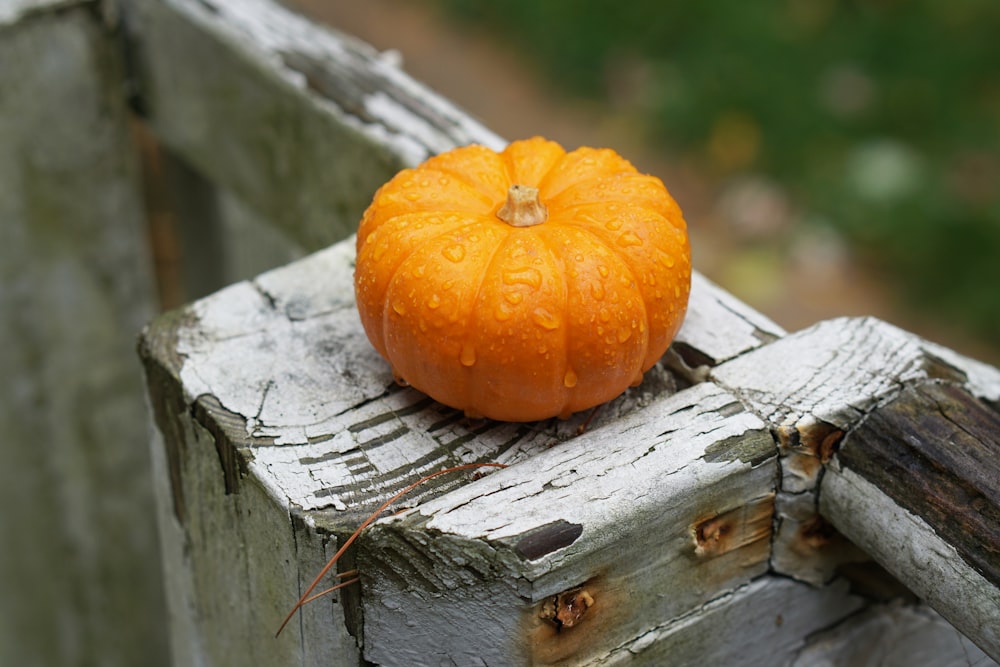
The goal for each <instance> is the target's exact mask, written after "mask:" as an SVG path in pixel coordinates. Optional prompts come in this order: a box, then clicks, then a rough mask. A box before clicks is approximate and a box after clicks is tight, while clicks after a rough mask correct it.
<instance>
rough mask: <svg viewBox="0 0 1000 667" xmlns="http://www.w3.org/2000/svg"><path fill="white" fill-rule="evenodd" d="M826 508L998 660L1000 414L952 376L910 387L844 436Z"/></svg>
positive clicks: (825, 489) (825, 487) (827, 484)
mask: <svg viewBox="0 0 1000 667" xmlns="http://www.w3.org/2000/svg"><path fill="white" fill-rule="evenodd" d="M820 509H821V511H822V512H823V514H824V515H825V516H827V517H828V518H829V520H830V521H831V522H832V523H833V524H834V525H835V526H837V528H838V529H839V530H840V531H841V532H842V533H844V534H845V535H847V536H848V537H849V538H850V539H852V540H853V541H854V542H855V543H856V544H858V545H859V546H860V547H861V548H863V549H864V550H865V551H867V552H868V553H870V554H871V555H872V556H874V557H875V558H876V560H878V561H879V563H881V564H882V565H883V566H884V567H885V568H886V569H888V570H889V571H890V572H892V573H893V574H894V575H895V576H896V577H898V578H899V579H901V580H902V581H905V582H906V583H907V585H908V586H909V587H910V588H911V589H913V591H914V592H915V593H917V594H918V595H919V596H921V597H922V598H924V599H925V600H927V601H928V602H929V603H930V604H931V605H932V606H933V607H934V608H935V609H937V610H938V611H939V612H940V613H941V614H942V615H943V616H944V617H945V618H947V619H948V620H949V621H951V622H952V623H953V624H954V625H955V627H957V628H959V629H960V630H961V631H962V632H964V633H965V634H966V635H968V636H969V637H970V638H972V639H973V641H975V642H976V643H977V644H978V645H979V646H980V647H981V648H982V649H983V650H984V651H986V652H987V653H989V654H990V655H991V656H993V658H994V659H998V660H1000V623H998V619H1000V415H998V414H997V413H996V412H995V411H994V410H992V409H990V408H988V407H986V406H985V405H984V404H983V403H982V402H980V401H978V400H977V399H975V398H973V397H972V396H970V395H969V394H968V393H967V392H966V391H964V390H963V389H962V388H960V387H957V386H955V385H953V384H948V383H939V382H922V383H919V384H915V385H910V386H907V387H905V388H904V389H903V390H902V391H901V392H900V393H899V394H898V395H897V396H895V397H894V398H893V399H892V400H891V401H889V402H887V403H885V404H884V405H881V406H879V407H878V408H877V409H876V410H874V411H873V412H872V413H871V414H869V415H868V416H867V417H866V418H865V420H864V421H863V422H862V423H861V424H860V425H859V426H858V427H857V428H856V429H855V430H854V431H852V432H851V434H850V435H849V436H848V437H847V438H846V439H845V440H844V443H843V445H842V446H841V448H840V451H839V452H838V453H837V455H836V458H835V459H834V461H833V464H832V465H831V466H830V468H829V469H828V470H827V473H826V475H825V477H824V479H823V483H822V491H821V493H820Z"/></svg>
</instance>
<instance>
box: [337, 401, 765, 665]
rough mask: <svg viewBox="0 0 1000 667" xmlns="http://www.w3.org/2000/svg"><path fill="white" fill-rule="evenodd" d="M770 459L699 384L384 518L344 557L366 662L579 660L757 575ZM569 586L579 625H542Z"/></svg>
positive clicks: (751, 423)
mask: <svg viewBox="0 0 1000 667" xmlns="http://www.w3.org/2000/svg"><path fill="white" fill-rule="evenodd" d="M774 454H775V452H774V446H773V443H772V441H771V438H770V435H769V434H768V433H767V431H766V430H765V429H764V428H763V424H762V423H761V422H760V421H759V420H758V419H757V418H756V417H753V416H751V415H749V414H748V413H746V412H744V411H743V410H742V409H741V408H740V407H739V405H738V403H737V402H735V399H734V398H733V397H732V395H730V394H728V393H727V392H724V391H721V390H720V389H719V388H718V387H716V386H715V385H712V384H710V383H702V384H698V385H695V386H694V387H692V388H690V389H687V390H685V391H681V392H679V393H676V394H673V395H667V396H662V397H660V398H658V399H655V400H654V401H653V402H652V403H650V404H649V405H648V406H645V407H644V408H641V409H639V410H636V411H634V412H632V413H629V414H627V415H623V416H621V417H619V418H618V419H616V420H615V421H613V422H610V423H607V424H604V425H602V426H601V427H597V428H593V429H592V430H588V431H587V432H586V433H585V434H583V435H581V436H578V437H576V438H574V439H572V440H569V441H567V442H564V443H561V444H559V445H557V446H554V447H552V448H551V449H548V450H545V451H540V452H535V453H534V454H533V456H532V457H531V458H530V460H527V461H525V462H524V463H522V464H520V465H514V466H512V467H510V468H507V469H505V470H501V471H498V472H495V473H491V474H490V475H488V476H487V477H485V478H484V479H480V480H478V481H476V482H473V483H470V484H467V485H465V486H463V487H462V488H460V489H455V490H453V491H451V492H450V493H448V494H447V495H445V496H441V497H438V498H436V499H434V500H431V501H429V502H427V503H424V504H422V505H420V506H419V507H418V508H417V509H415V510H413V511H412V512H410V513H407V514H402V515H399V516H397V517H395V518H394V519H392V520H385V521H383V522H381V523H380V524H379V525H378V526H377V527H376V528H374V529H373V530H371V531H370V532H369V533H368V534H367V535H366V536H365V539H364V540H363V541H362V544H361V547H360V552H359V554H358V559H357V565H358V567H359V569H360V570H361V572H362V582H363V588H362V590H363V604H362V606H363V610H364V618H365V637H366V639H367V638H370V641H366V643H365V657H366V658H367V659H368V660H371V661H373V662H375V663H377V664H391V663H392V662H394V661H396V662H401V663H405V664H416V663H418V662H420V661H422V660H423V661H436V659H437V656H440V658H441V659H447V658H451V659H452V660H455V661H457V662H458V663H463V662H465V663H471V662H472V661H480V662H481V663H485V664H553V663H556V662H559V663H560V664H568V663H566V662H563V661H569V663H571V664H591V663H592V662H593V661H595V660H597V659H599V658H602V657H603V656H605V655H607V654H608V653H610V652H611V651H612V650H614V649H615V647H617V646H619V645H621V644H623V643H626V642H629V641H633V640H634V639H636V638H637V637H640V636H642V635H644V634H646V633H647V632H650V631H651V630H653V629H655V628H657V627H658V626H660V625H662V624H664V623H666V622H667V621H669V620H670V619H673V618H677V617H679V616H682V615H684V614H685V613H687V612H688V611H689V610H691V609H694V608H698V607H700V606H701V605H702V604H704V603H706V602H708V601H709V600H710V599H712V598H714V597H717V596H718V595H719V594H720V593H721V592H722V591H725V590H730V589H733V588H736V587H738V586H740V585H743V584H746V583H748V582H749V581H750V580H751V579H753V578H755V577H758V576H760V575H762V574H764V573H765V572H766V571H767V559H768V555H769V537H770V528H771V518H772V517H771V514H772V502H773V498H772V484H773V479H774V469H773V465H768V464H769V463H770V462H773V458H774ZM581 586H582V587H583V589H584V590H585V591H586V592H587V594H588V595H589V596H590V597H591V598H592V600H593V605H592V607H590V608H589V609H588V610H587V612H586V614H585V616H584V617H583V618H582V619H581V620H580V622H579V623H577V624H576V625H574V626H573V627H563V628H562V630H561V631H558V629H557V627H555V626H553V625H552V624H551V623H549V622H546V621H544V620H542V619H541V615H542V610H543V607H544V605H545V603H546V601H547V600H549V599H550V598H551V597H552V596H557V595H559V594H560V593H562V592H564V591H567V590H572V589H574V588H576V587H581ZM469 628H475V632H469Z"/></svg>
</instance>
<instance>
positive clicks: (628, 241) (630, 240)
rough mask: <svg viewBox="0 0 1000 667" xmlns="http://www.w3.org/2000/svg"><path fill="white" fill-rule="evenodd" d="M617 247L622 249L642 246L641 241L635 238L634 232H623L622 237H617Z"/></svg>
mask: <svg viewBox="0 0 1000 667" xmlns="http://www.w3.org/2000/svg"><path fill="white" fill-rule="evenodd" d="M618 245H620V246H622V247H623V248H628V247H631V246H637V245H642V239H641V238H639V237H638V236H636V234H635V232H623V233H622V235H621V236H619V237H618Z"/></svg>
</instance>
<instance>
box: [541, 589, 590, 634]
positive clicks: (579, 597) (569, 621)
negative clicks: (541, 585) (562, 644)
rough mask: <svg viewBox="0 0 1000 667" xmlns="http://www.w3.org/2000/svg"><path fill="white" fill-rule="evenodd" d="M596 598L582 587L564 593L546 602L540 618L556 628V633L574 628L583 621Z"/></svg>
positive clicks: (543, 604)
mask: <svg viewBox="0 0 1000 667" xmlns="http://www.w3.org/2000/svg"><path fill="white" fill-rule="evenodd" d="M592 606H594V598H593V596H591V594H590V593H588V592H587V589H586V588H583V587H582V586H580V587H578V588H571V589H570V590H568V591H563V592H562V593H559V594H558V595H553V596H552V597H550V598H548V599H547V600H545V602H544V603H542V609H541V612H540V613H539V616H540V617H541V618H542V619H543V620H546V621H548V622H549V623H551V624H552V625H554V626H555V627H556V631H557V632H559V631H562V629H563V628H572V627H574V626H576V625H579V624H580V622H582V621H583V619H584V616H586V614H587V610H588V609H590V608H591V607H592Z"/></svg>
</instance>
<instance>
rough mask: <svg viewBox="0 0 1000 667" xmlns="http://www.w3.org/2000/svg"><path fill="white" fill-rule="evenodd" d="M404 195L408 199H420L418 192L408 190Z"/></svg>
mask: <svg viewBox="0 0 1000 667" xmlns="http://www.w3.org/2000/svg"><path fill="white" fill-rule="evenodd" d="M404 197H405V198H406V200H407V201H417V200H418V199H420V194H419V193H417V192H407V193H406V194H405V195H404Z"/></svg>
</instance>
